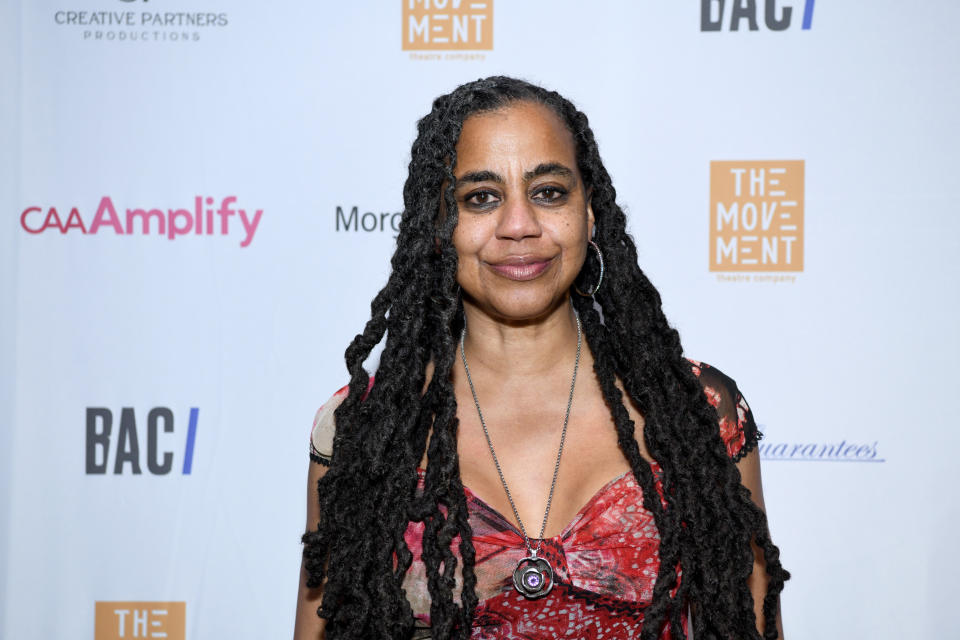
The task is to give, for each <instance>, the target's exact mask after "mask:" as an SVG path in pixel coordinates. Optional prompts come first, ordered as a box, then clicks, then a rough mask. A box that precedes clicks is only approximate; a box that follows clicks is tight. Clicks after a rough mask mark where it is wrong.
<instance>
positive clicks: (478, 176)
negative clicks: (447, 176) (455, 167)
mask: <svg viewBox="0 0 960 640" xmlns="http://www.w3.org/2000/svg"><path fill="white" fill-rule="evenodd" d="M457 182H496V183H498V184H503V183H504V180H503V178H501V177H500V174H498V173H494V172H493V171H486V170H484V171H470V172H469V173H465V174H463V175H462V176H460V177H459V178H457Z"/></svg>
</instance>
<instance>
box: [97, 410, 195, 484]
mask: <svg viewBox="0 0 960 640" xmlns="http://www.w3.org/2000/svg"><path fill="white" fill-rule="evenodd" d="M199 415H200V409H198V408H197V407H193V408H191V409H190V415H189V419H188V421H187V429H186V434H185V435H183V436H182V437H183V443H184V444H183V457H182V463H181V464H178V465H176V468H177V470H178V471H180V472H181V474H182V475H190V473H191V471H192V470H193V447H194V443H195V442H196V439H197V419H198V417H199ZM182 433H183V431H175V430H174V420H173V411H171V410H170V409H169V408H167V407H154V408H153V409H151V410H150V411H149V412H148V413H147V415H146V416H144V415H143V414H142V413H141V414H140V416H139V420H138V418H137V415H136V413H135V412H134V410H133V408H132V407H123V408H122V409H121V410H120V415H119V419H118V420H114V413H113V411H111V410H110V409H107V408H106V407H87V420H86V440H87V446H86V472H87V475H105V474H107V473H112V474H115V475H122V474H124V473H130V474H133V475H140V474H142V473H143V469H144V468H146V470H147V473H150V474H152V475H155V476H165V475H167V474H169V473H170V472H171V471H174V463H175V458H176V457H177V456H176V454H174V452H173V451H171V450H170V449H169V448H168V446H169V445H170V444H172V443H173V442H177V441H178V440H179V439H180V438H178V437H177V436H178V435H179V434H182ZM111 463H112V464H111Z"/></svg>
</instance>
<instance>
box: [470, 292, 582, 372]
mask: <svg viewBox="0 0 960 640" xmlns="http://www.w3.org/2000/svg"><path fill="white" fill-rule="evenodd" d="M464 315H465V317H466V326H467V330H466V336H465V338H464V349H465V351H466V354H467V359H468V360H469V361H470V368H471V369H477V370H487V371H489V372H490V373H492V374H494V375H496V376H497V377H498V378H499V379H500V380H509V379H518V378H525V377H529V376H531V375H534V376H535V375H539V374H543V373H546V372H549V371H552V370H554V369H555V368H556V367H557V366H563V367H564V368H566V367H568V365H569V364H570V362H569V361H570V357H571V354H572V353H574V352H575V351H576V346H577V323H576V319H575V315H574V311H573V305H572V304H571V303H570V301H569V299H567V300H566V301H565V302H564V303H563V304H560V305H558V306H557V307H556V308H555V309H553V310H551V311H550V312H548V313H547V314H546V315H545V316H544V317H543V318H542V319H540V320H538V321H536V322H529V323H509V322H504V321H501V320H498V319H497V318H494V317H492V316H490V315H489V314H487V313H485V312H484V311H482V310H480V309H478V308H477V307H475V306H473V305H471V304H470V303H468V302H464Z"/></svg>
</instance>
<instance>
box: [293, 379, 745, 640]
mask: <svg viewBox="0 0 960 640" xmlns="http://www.w3.org/2000/svg"><path fill="white" fill-rule="evenodd" d="M690 362H691V365H692V367H693V371H694V373H695V374H696V375H697V376H698V377H699V378H700V381H701V383H702V384H703V387H704V393H705V394H706V396H707V400H708V401H709V402H710V404H711V405H712V406H713V407H715V408H716V409H717V414H718V419H719V433H720V437H721V438H722V440H723V442H724V443H725V444H726V447H727V452H728V453H729V455H730V456H731V457H732V458H733V459H734V460H739V459H740V458H742V457H743V456H745V455H746V454H747V453H749V452H750V451H751V450H752V449H753V448H754V447H755V446H756V444H757V440H758V439H759V438H760V437H762V436H761V434H760V433H759V432H758V431H757V427H756V424H755V423H754V420H753V417H752V414H751V412H750V407H749V406H748V405H747V402H746V400H744V398H743V396H742V395H741V394H740V392H739V391H738V389H737V386H736V383H735V382H734V381H733V380H731V379H730V378H728V377H727V376H725V375H724V374H723V373H721V372H720V371H719V370H717V369H715V368H713V367H711V366H710V365H708V364H705V363H701V362H697V361H693V360H691V361H690ZM346 393H347V390H346V388H344V389H341V390H340V391H338V392H337V394H335V395H334V397H333V398H331V401H330V402H327V403H326V404H325V405H324V406H323V407H321V408H320V410H319V411H318V412H317V417H316V419H315V420H314V428H313V432H312V434H311V447H310V457H311V459H312V460H314V461H315V462H318V463H321V464H329V452H330V451H331V450H332V447H331V443H332V433H333V410H334V409H335V408H336V406H338V405H339V404H340V401H341V400H342V399H343V398H344V397H345V396H346ZM650 467H651V469H652V470H653V472H654V478H655V481H656V485H655V486H656V489H657V491H658V492H660V493H661V496H662V486H661V484H660V475H661V469H660V467H659V465H658V464H657V463H656V462H652V463H651V464H650ZM419 474H420V481H419V487H420V488H421V489H422V488H423V472H422V470H420V471H419ZM464 493H465V495H466V498H467V508H468V511H469V519H470V526H471V528H472V529H473V545H474V548H475V549H476V565H475V569H474V570H475V572H476V576H477V587H476V590H477V597H478V599H479V604H478V606H477V610H476V614H475V617H474V627H473V632H472V634H471V637H472V638H475V639H481V638H483V639H494V638H497V639H501V638H503V639H508V638H509V639H514V638H516V639H529V640H534V639H537V640H539V639H547V638H550V639H553V638H560V637H571V638H577V639H581V640H582V639H588V638H589V639H598V640H599V639H601V638H634V637H639V635H640V629H641V627H642V624H643V611H644V609H645V607H646V606H647V605H648V604H649V603H650V601H651V600H652V596H653V585H654V582H655V581H656V577H657V571H658V570H659V566H660V561H659V553H658V550H659V544H660V536H659V533H658V532H657V527H656V524H655V523H654V519H653V514H652V513H650V511H648V510H647V509H646V508H644V506H643V492H642V489H641V488H640V486H639V485H638V484H637V481H636V479H635V478H634V476H633V474H632V473H629V472H627V473H623V474H621V475H619V476H617V477H616V478H613V479H612V480H610V481H609V482H608V483H607V484H606V485H604V486H603V487H602V488H601V489H600V490H599V491H597V493H596V494H594V496H593V497H592V498H590V500H589V501H588V502H587V503H586V504H585V505H584V506H583V508H581V509H580V511H579V512H578V513H577V515H576V516H575V517H574V519H573V520H572V521H571V522H570V524H568V525H567V527H566V528H565V529H564V530H563V531H562V532H561V533H560V534H559V535H557V536H555V537H553V538H547V539H545V540H544V541H543V543H542V545H541V548H540V556H541V557H544V558H546V559H548V561H549V562H550V564H551V566H552V567H553V570H554V581H555V586H554V587H553V589H552V590H551V591H550V593H549V594H547V595H546V596H545V597H543V598H539V599H533V600H531V599H527V598H526V597H524V596H523V595H521V594H520V593H518V592H517V591H516V589H515V588H514V586H513V581H512V575H513V570H514V567H516V566H517V563H518V562H519V561H520V560H521V559H523V558H524V557H525V556H526V555H527V551H526V548H525V547H524V542H523V536H522V535H521V533H520V532H519V531H518V530H517V528H516V527H515V526H514V525H513V524H512V523H511V522H510V520H508V519H507V518H505V517H504V516H503V514H501V513H499V512H498V511H496V510H495V509H493V508H492V507H491V506H490V505H488V504H487V503H486V502H484V501H483V500H482V499H480V498H479V497H478V496H476V495H475V494H474V493H473V492H472V491H471V490H470V489H469V488H468V487H464ZM423 527H424V525H423V524H422V523H417V522H413V523H410V525H409V527H408V528H407V531H406V534H405V540H406V542H407V545H408V546H409V548H410V551H411V553H412V554H413V564H412V565H411V567H410V570H409V571H408V572H407V575H406V577H405V580H404V585H403V586H404V589H405V590H406V593H407V597H408V598H409V600H410V604H411V606H412V607H413V611H414V614H415V616H416V622H417V628H418V633H417V634H415V637H418V638H420V637H424V638H426V637H430V634H429V627H430V596H429V594H428V593H427V579H426V568H425V566H424V564H423V562H422V559H421V550H422V549H421V539H422V535H423ZM458 543H459V540H458V539H455V540H454V542H453V546H454V547H456V545H457V544H458ZM458 592H459V583H458V584H457V587H456V588H455V590H454V596H455V597H457V594H458ZM683 624H684V629H683V632H682V634H681V636H680V637H684V638H685V637H687V633H686V632H687V629H686V616H684V618H683ZM670 637H672V636H671V634H670V628H669V624H667V625H665V627H664V629H663V632H662V634H661V638H670Z"/></svg>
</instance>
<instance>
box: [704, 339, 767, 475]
mask: <svg viewBox="0 0 960 640" xmlns="http://www.w3.org/2000/svg"><path fill="white" fill-rule="evenodd" d="M687 361H688V362H690V366H691V368H692V370H693V373H694V375H696V376H697V378H698V379H699V380H700V384H701V386H702V387H703V393H704V395H705V396H706V398H707V402H709V403H710V406H712V407H713V408H714V409H715V410H716V412H717V418H718V421H719V428H720V437H721V438H722V439H723V443H724V445H726V447H727V453H728V454H729V455H730V457H731V458H733V460H734V461H738V460H740V459H741V458H743V457H744V456H746V455H747V454H748V453H750V452H751V451H752V450H753V449H755V448H756V446H757V443H758V442H759V440H760V439H761V438H762V437H763V434H762V433H760V431H759V430H758V429H757V423H756V421H755V420H754V418H753V412H752V411H751V410H750V405H748V404H747V401H746V399H745V398H744V397H743V393H741V392H740V389H739V387H737V383H736V381H734V379H733V378H731V377H730V376H728V375H727V374H725V373H724V372H723V371H721V370H720V369H718V368H716V367H714V366H712V365H709V364H707V363H706V362H701V361H699V360H693V359H691V358H687Z"/></svg>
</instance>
